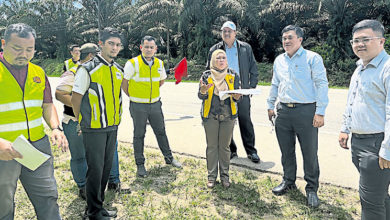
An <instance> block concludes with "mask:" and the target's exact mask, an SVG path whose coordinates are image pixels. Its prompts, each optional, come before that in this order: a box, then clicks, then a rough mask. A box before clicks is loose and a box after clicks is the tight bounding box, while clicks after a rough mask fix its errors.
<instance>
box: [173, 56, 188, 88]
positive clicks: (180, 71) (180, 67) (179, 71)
mask: <svg viewBox="0 0 390 220" xmlns="http://www.w3.org/2000/svg"><path fill="white" fill-rule="evenodd" d="M174 70H175V79H176V84H179V83H180V82H181V79H182V78H183V77H187V75H188V74H187V59H186V58H185V57H184V58H183V59H182V60H181V61H180V62H179V63H178V64H177V65H176V66H175V68H174Z"/></svg>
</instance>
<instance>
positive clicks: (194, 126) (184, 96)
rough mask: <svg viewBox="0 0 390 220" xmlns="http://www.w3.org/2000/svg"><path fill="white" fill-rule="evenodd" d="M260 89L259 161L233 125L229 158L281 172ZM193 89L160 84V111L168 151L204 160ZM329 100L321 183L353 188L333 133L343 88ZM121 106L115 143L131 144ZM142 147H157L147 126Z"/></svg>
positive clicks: (354, 177) (265, 89)
mask: <svg viewBox="0 0 390 220" xmlns="http://www.w3.org/2000/svg"><path fill="white" fill-rule="evenodd" d="M49 80H50V83H51V87H52V89H53V90H54V89H55V87H56V85H57V84H58V80H59V79H58V78H50V79H49ZM259 88H260V89H261V91H262V94H261V95H257V96H253V98H252V120H253V122H254V127H255V133H256V148H257V149H258V153H259V156H260V158H261V163H260V164H254V163H252V162H250V161H249V160H248V159H246V153H245V151H244V148H243V146H242V143H241V139H240V131H239V129H238V126H237V127H236V128H235V129H234V138H235V140H236V143H237V145H238V155H239V158H238V159H234V160H233V161H232V163H233V164H238V165H240V166H247V167H250V168H252V169H256V170H264V171H268V172H273V173H282V166H281V162H280V157H281V154H280V150H279V146H278V144H277V140H276V136H275V132H274V131H272V127H271V125H270V123H269V121H268V118H267V110H266V109H267V107H266V99H267V96H268V94H269V89H270V87H269V86H260V87H259ZM197 89H198V85H197V84H196V83H180V84H178V85H175V84H174V83H171V82H167V83H165V84H164V85H163V87H162V88H161V97H162V103H163V107H162V108H163V112H164V115H165V121H166V130H167V134H168V139H169V142H170V145H171V148H172V150H173V151H174V152H178V153H183V154H190V155H194V156H198V157H203V158H204V157H205V156H206V141H205V134H204V129H203V127H202V124H201V118H200V106H201V101H200V100H199V99H198V97H197ZM53 94H54V93H53ZM124 96H126V95H124ZM329 98H330V102H329V106H328V108H327V111H326V116H325V126H324V127H323V128H321V129H320V131H319V151H318V155H319V162H320V171H321V174H320V181H321V182H323V183H332V184H335V185H340V186H344V187H351V188H355V189H357V187H358V179H359V178H358V173H357V171H356V169H355V167H354V166H353V164H352V162H351V155H350V151H347V150H344V149H341V148H340V147H339V145H338V131H339V130H340V127H341V119H342V113H343V111H344V107H345V104H346V100H347V90H342V89H330V90H329ZM55 104H56V106H57V109H58V113H59V115H60V117H62V105H61V104H59V102H58V101H55ZM123 108H124V114H123V117H122V123H121V125H120V126H119V133H118V139H119V140H120V141H125V142H129V143H132V137H133V135H132V131H133V123H132V119H131V117H130V113H129V111H128V109H129V101H128V97H124V99H123ZM145 145H149V146H152V147H157V141H156V139H155V136H154V134H153V131H152V129H151V127H149V126H148V128H147V133H146V137H145ZM296 152H297V163H298V172H297V175H298V176H299V177H303V168H302V166H303V163H302V156H301V152H300V149H299V145H298V147H297V151H296ZM146 160H147V158H146ZM146 162H147V161H146Z"/></svg>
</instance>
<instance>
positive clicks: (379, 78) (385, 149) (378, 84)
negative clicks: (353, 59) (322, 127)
mask: <svg viewBox="0 0 390 220" xmlns="http://www.w3.org/2000/svg"><path fill="white" fill-rule="evenodd" d="M383 35H384V27H383V25H382V24H381V23H380V22H378V21H376V20H363V21H361V22H359V23H357V24H356V25H355V26H354V27H353V29H352V36H353V37H352V40H351V45H352V49H353V52H354V53H355V54H356V56H358V57H359V58H360V60H359V61H358V62H357V63H356V64H357V68H356V70H355V72H354V73H353V75H352V78H351V82H350V85H349V91H348V100H347V107H346V110H345V113H344V116H343V119H344V120H343V125H342V128H341V133H340V136H339V143H340V146H341V147H342V148H345V149H348V146H347V141H348V137H349V134H350V133H352V139H351V145H352V162H353V163H354V164H355V166H356V168H357V169H358V171H359V174H360V181H359V195H360V203H361V206H362V219H363V220H365V219H376V220H385V219H390V198H389V193H388V189H389V183H390V170H389V168H390V121H389V119H390V56H389V55H388V54H387V53H386V51H385V50H384V44H385V38H384V37H383Z"/></svg>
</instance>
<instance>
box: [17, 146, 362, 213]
mask: <svg viewBox="0 0 390 220" xmlns="http://www.w3.org/2000/svg"><path fill="white" fill-rule="evenodd" d="M118 151H119V161H120V162H119V164H120V175H121V182H122V188H130V189H131V191H132V193H131V194H115V193H113V192H106V199H105V207H108V208H111V209H116V210H118V218H117V219H359V216H358V213H360V204H359V197H358V193H357V192H356V191H355V190H351V189H345V188H340V187H336V186H332V185H325V184H322V185H321V186H320V189H319V192H318V195H319V198H320V200H321V205H320V207H319V208H317V209H310V208H308V207H307V206H306V205H305V203H306V197H305V195H304V194H303V193H302V192H304V187H303V186H304V184H305V183H304V182H303V181H301V180H297V185H298V186H299V190H294V191H292V192H289V193H288V194H287V195H284V196H274V195H273V194H272V193H271V189H272V188H273V187H275V186H276V185H278V183H279V181H280V179H281V177H280V175H275V174H270V173H262V172H256V171H252V170H248V169H244V168H240V167H236V166H231V171H230V178H231V181H232V185H231V187H230V188H229V189H224V188H223V187H222V186H221V184H217V186H216V187H215V188H214V189H208V188H207V187H206V181H207V170H206V162H205V160H204V159H201V158H196V157H189V156H182V155H177V154H176V155H175V156H176V157H177V158H178V160H179V161H181V162H182V163H183V166H184V168H183V169H176V168H173V167H171V166H169V165H166V164H165V162H164V160H163V157H162V155H161V153H160V152H159V151H158V150H156V149H152V148H146V149H145V158H146V168H147V170H148V171H149V173H150V174H149V176H148V177H147V178H137V177H136V175H135V173H136V166H135V162H134V155H133V148H132V146H131V145H130V144H126V143H120V145H119V149H118ZM53 154H54V157H55V163H54V167H55V176H56V180H57V185H58V191H59V199H58V203H59V206H60V212H61V215H62V217H63V219H81V216H82V213H83V211H84V208H85V205H86V203H85V201H83V200H81V199H80V198H79V197H78V195H77V194H78V188H77V186H76V184H75V183H74V181H73V179H72V175H71V172H70V167H69V159H70V154H69V153H61V152H60V151H59V150H58V149H57V148H53ZM301 186H302V187H301ZM15 205H16V206H15V219H36V217H35V212H34V211H33V207H32V205H31V203H30V202H29V200H28V198H27V195H26V193H25V192H24V189H23V187H22V186H21V184H20V182H19V183H18V188H17V192H16V195H15Z"/></svg>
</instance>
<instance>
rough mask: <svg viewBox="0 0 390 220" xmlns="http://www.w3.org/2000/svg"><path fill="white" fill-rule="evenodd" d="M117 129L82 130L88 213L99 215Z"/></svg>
mask: <svg viewBox="0 0 390 220" xmlns="http://www.w3.org/2000/svg"><path fill="white" fill-rule="evenodd" d="M116 138H117V130H113V131H106V132H83V141H84V146H85V156H86V159H87V164H88V170H87V181H86V192H87V205H88V215H90V216H91V217H93V216H96V215H99V212H101V211H102V209H103V201H104V190H105V189H106V186H107V182H108V177H109V175H110V170H111V166H112V160H113V157H114V151H115V144H116Z"/></svg>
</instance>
